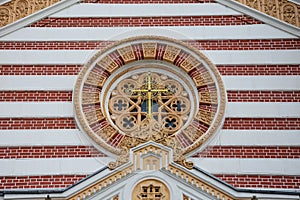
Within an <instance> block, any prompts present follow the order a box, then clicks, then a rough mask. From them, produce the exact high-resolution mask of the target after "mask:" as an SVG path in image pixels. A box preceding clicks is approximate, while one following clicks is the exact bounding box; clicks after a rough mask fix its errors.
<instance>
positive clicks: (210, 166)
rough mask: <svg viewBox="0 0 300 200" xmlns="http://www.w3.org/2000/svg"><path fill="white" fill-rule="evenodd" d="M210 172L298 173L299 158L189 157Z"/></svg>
mask: <svg viewBox="0 0 300 200" xmlns="http://www.w3.org/2000/svg"><path fill="white" fill-rule="evenodd" d="M190 159H191V160H192V161H193V162H194V164H195V165H196V166H200V167H201V169H203V170H205V171H207V172H209V173H212V174H238V175H241V174H252V175H262V174H264V175H297V176H298V175H300V170H299V169H300V159H265V158H261V159H254V158H251V159H250V158H249V159H239V158H190Z"/></svg>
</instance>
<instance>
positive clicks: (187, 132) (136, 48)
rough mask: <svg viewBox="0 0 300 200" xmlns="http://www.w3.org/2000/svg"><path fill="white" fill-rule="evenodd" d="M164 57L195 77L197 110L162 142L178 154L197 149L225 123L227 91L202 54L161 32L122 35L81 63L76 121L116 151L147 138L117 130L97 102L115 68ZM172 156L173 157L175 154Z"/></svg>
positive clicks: (100, 144) (75, 96) (108, 148)
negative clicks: (138, 35)
mask: <svg viewBox="0 0 300 200" xmlns="http://www.w3.org/2000/svg"><path fill="white" fill-rule="evenodd" d="M139 61H143V62H147V61H151V62H153V61H154V62H166V63H169V64H171V65H172V66H174V67H176V68H179V69H181V70H183V71H184V72H185V73H187V74H188V75H189V76H190V77H191V79H192V80H193V81H194V84H195V85H196V87H197V89H198V92H199V96H200V97H199V99H200V106H199V107H200V109H199V111H198V113H197V114H196V115H195V117H194V120H193V121H192V122H191V124H190V125H189V126H188V127H187V128H185V129H184V130H183V131H181V132H179V133H178V134H176V135H175V136H173V137H172V138H167V139H165V140H164V141H162V142H161V143H162V144H163V145H166V146H169V147H171V148H173V150H174V154H175V155H178V156H181V155H185V154H187V153H190V152H192V151H194V150H196V149H198V148H199V147H200V146H201V145H203V143H204V142H205V141H207V140H208V139H209V138H210V137H211V136H212V135H213V134H214V133H215V132H217V131H218V129H219V128H220V126H221V125H222V123H223V120H224V115H225V104H226V92H225V88H224V84H223V82H222V80H221V76H220V75H219V72H218V70H217V68H216V67H215V66H214V65H213V64H212V62H211V61H210V60H209V59H208V58H207V57H206V56H205V55H203V54H202V53H200V52H199V51H198V50H196V49H195V48H193V47H191V46H188V45H187V44H185V43H183V42H180V41H176V40H173V39H170V38H165V37H156V36H144V37H133V38H129V39H126V40H122V41H119V42H116V43H114V44H112V45H111V46H108V47H107V48H105V49H103V50H101V51H99V52H98V53H96V54H95V55H94V56H93V57H92V58H91V59H90V60H89V61H88V63H87V64H86V65H85V66H84V67H83V69H82V71H81V73H80V74H79V76H78V79H77V82H76V85H75V89H74V96H73V100H74V101H73V102H74V108H75V113H76V121H77V123H78V125H79V126H80V127H81V128H82V130H83V131H84V132H85V133H87V135H88V136H89V137H90V138H91V139H92V140H93V141H94V142H95V143H96V144H97V145H98V146H100V147H102V148H104V149H105V150H107V151H109V152H110V153H113V154H115V155H124V154H126V153H127V152H128V151H129V149H130V148H132V147H135V146H137V145H139V144H141V143H143V142H145V141H140V140H139V139H138V138H131V137H129V136H127V135H124V134H122V133H120V132H118V130H116V129H115V128H114V127H113V126H112V125H110V123H109V122H108V121H107V120H106V117H105V116H104V114H103V113H104V112H102V110H101V106H100V97H99V96H100V95H99V93H100V92H101V91H102V87H103V85H104V84H105V82H106V80H107V79H108V78H109V76H110V75H111V74H112V73H114V72H115V71H116V70H117V69H119V68H122V67H123V66H125V65H126V64H129V63H133V62H139ZM175 160H176V159H175Z"/></svg>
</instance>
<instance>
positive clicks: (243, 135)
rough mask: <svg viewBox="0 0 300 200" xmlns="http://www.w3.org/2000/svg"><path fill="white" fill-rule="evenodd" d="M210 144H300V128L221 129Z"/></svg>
mask: <svg viewBox="0 0 300 200" xmlns="http://www.w3.org/2000/svg"><path fill="white" fill-rule="evenodd" d="M209 145H210V146H216V145H217V146H299V145H300V130H224V129H223V130H221V131H220V133H219V134H217V135H216V137H215V138H214V139H213V140H212V141H211V142H210V144H209Z"/></svg>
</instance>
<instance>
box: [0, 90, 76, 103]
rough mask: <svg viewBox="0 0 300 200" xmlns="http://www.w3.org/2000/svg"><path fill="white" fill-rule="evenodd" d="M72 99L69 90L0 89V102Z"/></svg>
mask: <svg viewBox="0 0 300 200" xmlns="http://www.w3.org/2000/svg"><path fill="white" fill-rule="evenodd" d="M1 101H7V102H16V101H72V92H71V91H0V102H1Z"/></svg>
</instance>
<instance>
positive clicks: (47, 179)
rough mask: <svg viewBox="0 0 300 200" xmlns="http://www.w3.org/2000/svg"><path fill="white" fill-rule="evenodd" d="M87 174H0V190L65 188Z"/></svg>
mask: <svg viewBox="0 0 300 200" xmlns="http://www.w3.org/2000/svg"><path fill="white" fill-rule="evenodd" d="M86 176H87V175H49V176H2V177H0V190H6V189H29V188H30V189H36V188H44V189H45V188H66V187H69V186H71V185H73V184H75V183H76V182H78V181H80V180H82V179H84V178H85V177H86Z"/></svg>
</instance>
